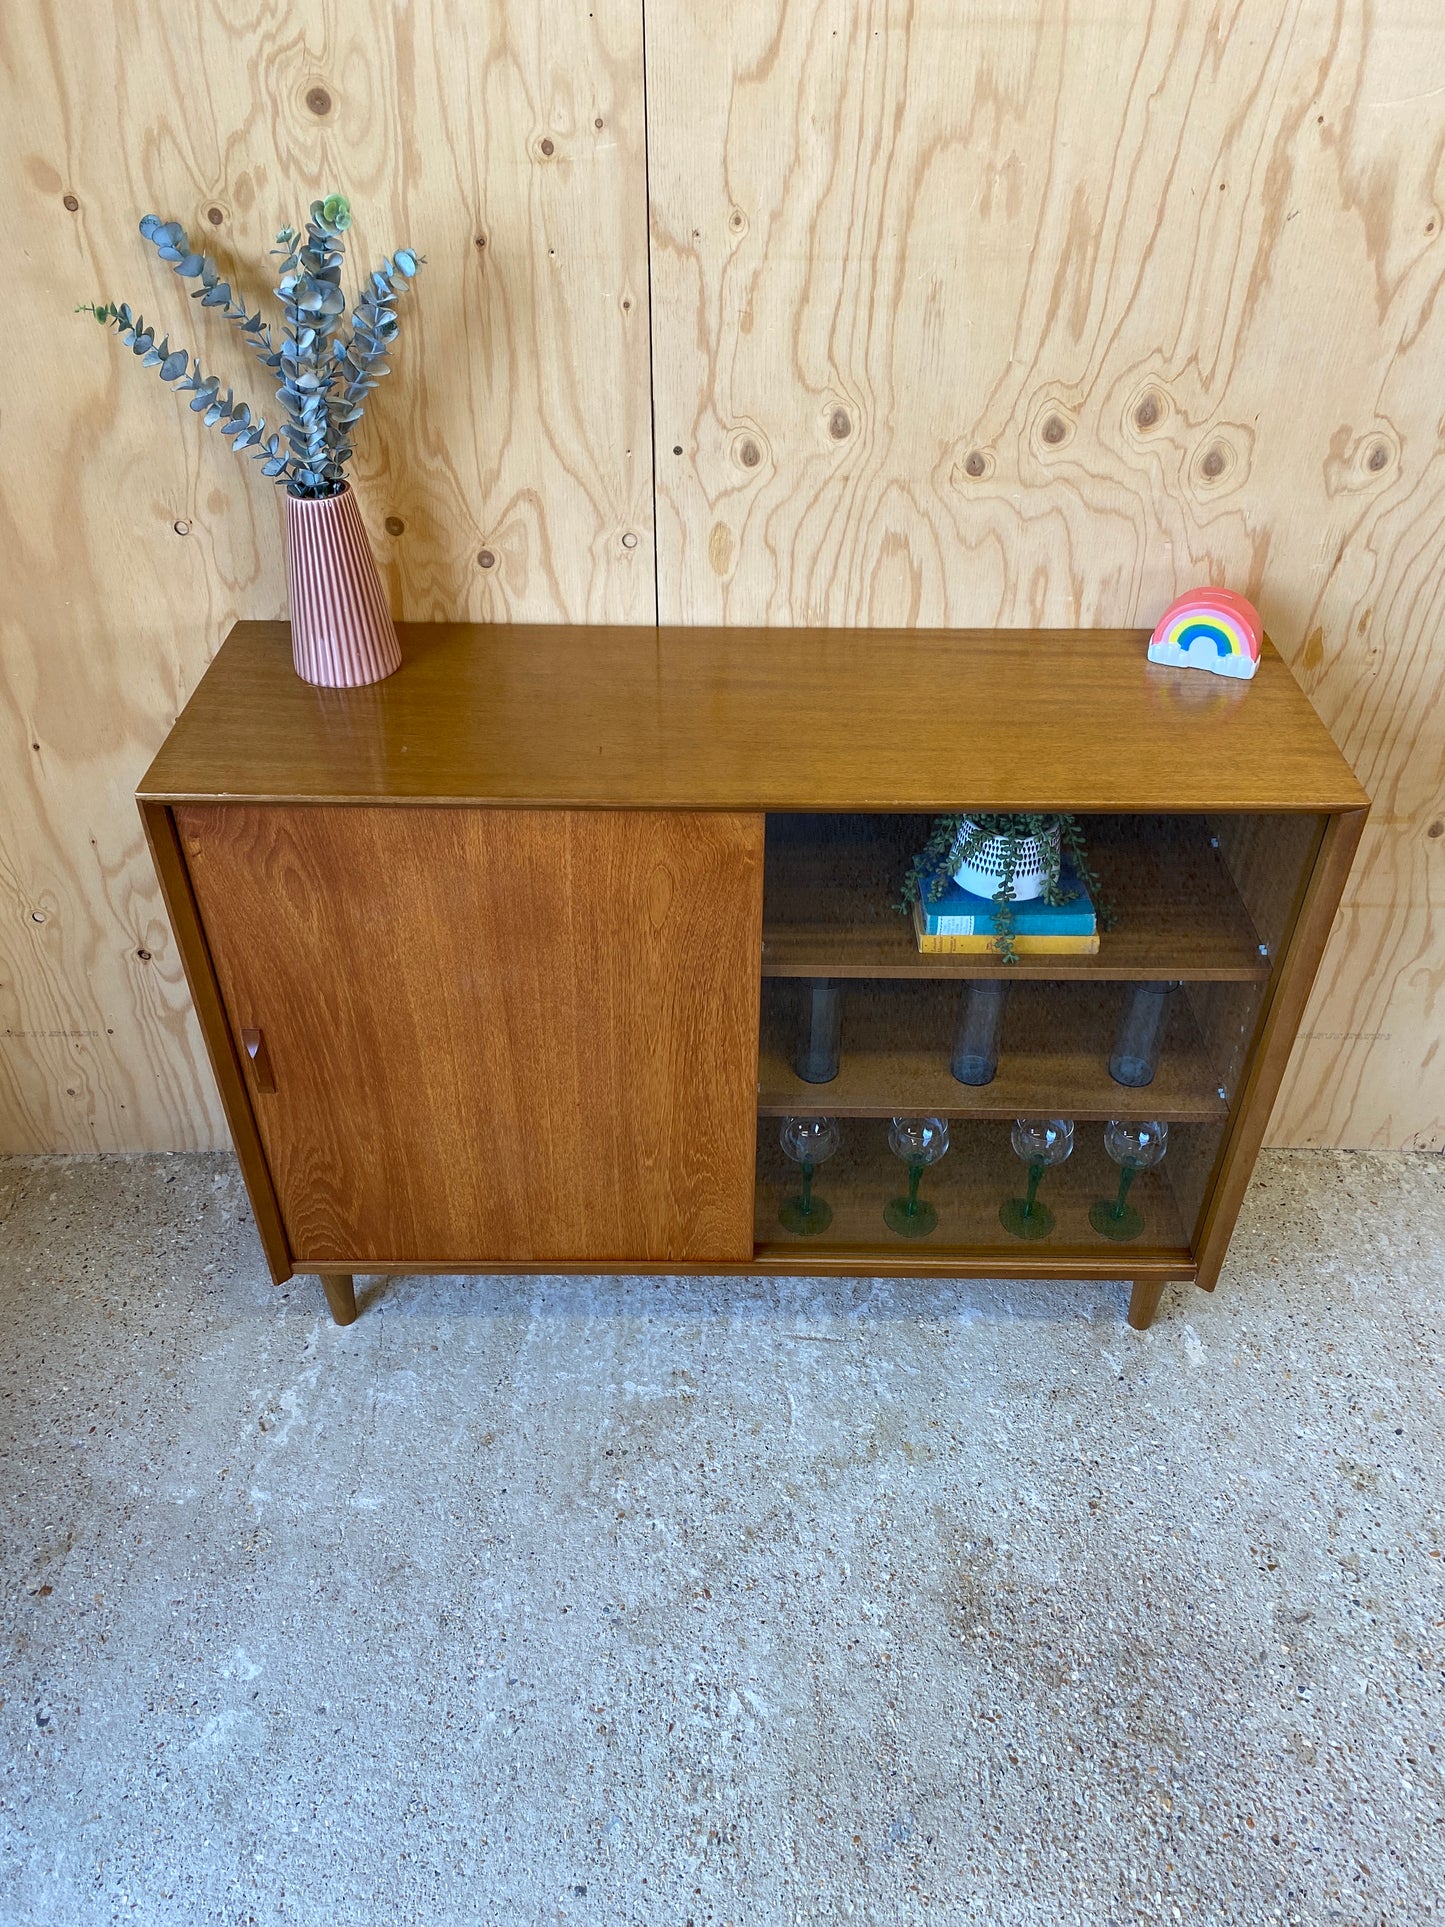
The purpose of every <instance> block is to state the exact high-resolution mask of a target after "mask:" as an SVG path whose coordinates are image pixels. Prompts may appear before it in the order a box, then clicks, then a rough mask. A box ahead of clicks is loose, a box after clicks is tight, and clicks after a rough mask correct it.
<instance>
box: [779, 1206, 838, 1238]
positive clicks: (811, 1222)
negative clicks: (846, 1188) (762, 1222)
mask: <svg viewBox="0 0 1445 1927" xmlns="http://www.w3.org/2000/svg"><path fill="white" fill-rule="evenodd" d="M832 1222H833V1207H832V1205H831V1204H829V1203H828V1201H827V1200H826V1199H825V1198H814V1199H813V1200H812V1202H811V1203H810V1204H809V1205H808V1208H807V1209H806V1210H804V1208H803V1200H802V1199H801V1198H788V1199H787V1200H786V1201H785V1203H784V1205H783V1208H782V1210H781V1211H780V1212H779V1213H778V1223H779V1224H780V1225H783V1226H784V1227H785V1228H786V1229H787V1230H789V1231H795V1232H796V1233H797V1234H798V1236H799V1237H800V1238H811V1237H814V1236H816V1234H817V1233H818V1232H820V1231H826V1230H827V1229H828V1226H829V1225H830V1224H831V1223H832Z"/></svg>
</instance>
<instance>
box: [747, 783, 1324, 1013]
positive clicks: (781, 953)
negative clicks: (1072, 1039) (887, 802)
mask: <svg viewBox="0 0 1445 1927" xmlns="http://www.w3.org/2000/svg"><path fill="white" fill-rule="evenodd" d="M1249 820H1250V821H1252V822H1259V823H1261V824H1262V825H1265V826H1267V827H1268V828H1270V829H1274V830H1276V832H1277V831H1278V829H1279V826H1280V818H1279V817H1278V816H1267V817H1259V818H1251V819H1249ZM1293 820H1294V819H1293V818H1291V819H1290V821H1293ZM929 822H930V819H929V818H928V817H926V816H773V817H770V818H769V819H768V844H767V870H766V881H765V885H764V892H763V975H764V976H765V977H837V978H843V979H848V978H854V977H864V978H866V977H906V978H920V977H954V978H963V977H1004V978H1006V979H1007V980H1008V981H1009V982H1010V983H1018V982H1027V981H1029V980H1030V979H1031V978H1043V979H1058V978H1063V979H1065V980H1068V979H1070V978H1087V977H1095V978H1101V979H1104V980H1108V981H1116V982H1117V981H1120V980H1123V981H1128V980H1130V979H1133V980H1135V981H1140V982H1144V983H1157V982H1183V981H1185V980H1189V981H1192V982H1196V983H1208V982H1222V983H1241V982H1244V983H1250V982H1254V981H1256V980H1262V979H1264V978H1265V977H1267V976H1268V975H1269V964H1268V962H1267V960H1266V959H1265V958H1264V957H1262V956H1261V955H1260V950H1259V938H1258V936H1257V934H1256V932H1255V928H1254V925H1253V923H1252V922H1251V921H1250V918H1249V913H1248V911H1247V910H1246V909H1245V907H1244V904H1243V902H1242V900H1241V898H1240V896H1239V893H1238V891H1237V890H1236V889H1235V887H1234V885H1233V883H1232V882H1231V880H1230V877H1229V873H1228V871H1227V870H1226V869H1225V867H1224V863H1223V860H1222V858H1221V857H1220V855H1219V852H1218V849H1217V847H1211V844H1210V834H1211V832H1210V828H1209V823H1208V819H1206V818H1203V817H1197V816H1194V817H1191V816H1115V817H1110V816H1094V817H1090V818H1089V821H1088V823H1087V825H1086V826H1085V836H1086V840H1087V844H1088V853H1089V861H1090V863H1091V864H1092V865H1093V867H1094V869H1095V871H1096V873H1097V875H1098V878H1099V885H1100V891H1099V895H1100V902H1101V904H1103V905H1106V906H1107V907H1108V909H1109V911H1110V912H1111V914H1112V925H1111V927H1108V928H1106V929H1104V930H1103V931H1102V932H1101V934H1100V938H1099V948H1098V951H1097V952H1096V953H1095V954H1094V955H1092V956H1087V955H1086V956H1071V955H1067V954H1066V955H1062V956H1060V955H1044V956H1030V955H1028V954H1027V953H1025V954H1024V955H1022V956H1021V957H1020V958H1019V959H1018V961H1017V963H1014V964H1011V965H1009V966H1008V967H1007V968H1006V969H1002V968H1001V967H1000V961H999V958H998V955H997V953H996V952H994V951H993V950H992V949H990V950H989V951H986V952H985V953H983V954H981V955H971V956H947V955H941V954H938V953H936V952H934V953H925V952H920V950H919V948H918V944H917V941H916V939H915V937H914V932H913V926H912V922H911V921H910V920H909V919H907V918H905V917H901V916H899V914H898V911H897V909H896V907H895V906H896V904H897V901H898V896H899V891H900V888H901V884H902V879H903V877H904V876H905V875H906V873H907V870H908V865H909V860H910V859H911V857H912V856H913V854H914V852H915V851H917V850H920V849H921V848H922V847H923V843H924V840H925V839H926V837H927V835H928V830H929Z"/></svg>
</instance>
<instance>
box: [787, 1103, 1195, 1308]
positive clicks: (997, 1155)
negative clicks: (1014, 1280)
mask: <svg viewBox="0 0 1445 1927" xmlns="http://www.w3.org/2000/svg"><path fill="white" fill-rule="evenodd" d="M951 1137H952V1143H951V1148H950V1149H949V1152H948V1155H947V1156H946V1157H944V1158H942V1159H941V1160H940V1161H939V1163H937V1164H935V1165H934V1166H933V1167H932V1168H931V1169H930V1170H929V1171H927V1172H925V1173H924V1178H923V1190H922V1195H923V1196H924V1197H925V1198H927V1200H928V1201H929V1202H930V1203H931V1204H933V1205H934V1207H935V1208H936V1210H937V1212H938V1229H937V1230H936V1231H934V1232H933V1233H932V1235H931V1236H929V1237H927V1238H916V1239H914V1238H900V1237H898V1236H897V1234H896V1233H895V1232H893V1231H891V1230H890V1229H889V1228H888V1226H887V1225H886V1224H885V1223H884V1222H883V1207H884V1205H885V1204H886V1203H887V1202H888V1200H889V1199H890V1198H895V1197H898V1196H899V1195H900V1194H901V1193H902V1192H903V1191H904V1190H905V1188H906V1184H907V1174H906V1172H905V1170H904V1167H903V1165H902V1164H901V1163H900V1162H899V1160H898V1159H897V1158H896V1157H894V1155H893V1153H892V1152H891V1151H890V1150H889V1148H888V1131H887V1127H886V1126H885V1125H884V1124H882V1123H881V1122H878V1121H876V1120H871V1119H864V1120H860V1121H858V1122H855V1123H853V1124H851V1125H847V1124H845V1125H844V1126H843V1141H842V1144H841V1146H840V1148H839V1150H838V1152H837V1155H836V1156H834V1157H832V1158H830V1159H829V1160H828V1162H827V1163H826V1164H824V1165H822V1166H820V1167H819V1170H818V1175H817V1178H816V1180H815V1183H816V1188H817V1195H818V1196H819V1197H820V1198H822V1199H824V1200H826V1202H827V1203H828V1204H829V1205H830V1206H831V1208H832V1212H833V1219H832V1222H831V1224H829V1226H828V1227H827V1229H826V1231H824V1232H822V1233H821V1234H820V1235H818V1236H815V1237H799V1236H798V1235H797V1234H796V1233H794V1232H791V1231H789V1230H787V1229H786V1228H785V1227H784V1226H783V1225H782V1224H781V1223H780V1222H779V1219H778V1211H779V1209H780V1207H781V1205H782V1203H783V1201H784V1199H785V1198H789V1197H794V1196H796V1195H797V1191H798V1168H797V1166H796V1165H793V1164H789V1162H788V1160H787V1159H786V1158H785V1157H784V1156H783V1153H782V1151H781V1149H780V1148H779V1146H778V1136H777V1131H776V1129H769V1128H768V1126H767V1124H766V1123H765V1122H764V1123H760V1125H759V1131H758V1173H757V1220H756V1234H757V1242H758V1252H759V1256H760V1257H768V1256H772V1257H777V1256H782V1255H786V1256H787V1257H788V1258H790V1259H792V1260H793V1262H794V1263H796V1262H798V1261H799V1260H800V1259H802V1258H803V1257H804V1255H805V1254H812V1255H813V1257H814V1258H816V1259H819V1260H822V1259H826V1258H827V1257H829V1256H832V1257H839V1256H845V1255H848V1256H854V1257H856V1256H858V1255H860V1254H865V1253H866V1254H870V1255H872V1256H874V1257H876V1259H877V1260H878V1261H879V1262H880V1263H881V1264H884V1265H885V1267H886V1265H887V1263H888V1262H890V1261H891V1263H892V1264H895V1265H898V1266H900V1267H901V1268H906V1269H910V1270H912V1269H918V1268H919V1267H920V1265H924V1264H930V1263H931V1264H940V1265H956V1264H958V1263H960V1262H967V1263H971V1264H979V1265H982V1266H986V1267H989V1268H992V1269H994V1270H995V1271H997V1272H1001V1273H1005V1274H1006V1273H1007V1272H1009V1271H1010V1270H1012V1269H1014V1268H1016V1267H1017V1266H1018V1265H1019V1264H1020V1263H1021V1262H1022V1263H1023V1264H1024V1265H1025V1266H1026V1268H1027V1269H1028V1271H1029V1273H1030V1275H1032V1276H1038V1275H1041V1274H1043V1273H1045V1272H1047V1271H1050V1270H1056V1271H1057V1272H1058V1273H1060V1274H1063V1275H1068V1276H1073V1277H1077V1276H1079V1275H1080V1273H1081V1271H1085V1272H1092V1273H1095V1274H1097V1273H1098V1272H1099V1269H1100V1267H1101V1266H1102V1268H1103V1271H1104V1273H1105V1274H1106V1275H1108V1276H1112V1277H1127V1276H1130V1275H1131V1274H1132V1272H1133V1271H1134V1270H1135V1269H1136V1268H1137V1267H1138V1266H1139V1265H1140V1263H1141V1261H1143V1262H1151V1261H1152V1262H1158V1261H1160V1260H1169V1261H1171V1262H1174V1263H1179V1264H1187V1262H1188V1260H1189V1256H1190V1252H1189V1238H1188V1235H1187V1233H1186V1231H1185V1228H1184V1225H1183V1222H1182V1221H1181V1218H1180V1215H1179V1210H1178V1207H1177V1205H1176V1203H1175V1199H1174V1193H1173V1189H1172V1186H1171V1184H1170V1182H1169V1163H1168V1159H1167V1158H1166V1160H1165V1162H1164V1164H1163V1165H1161V1166H1160V1167H1159V1168H1158V1169H1157V1170H1154V1171H1143V1172H1141V1173H1140V1174H1139V1176H1138V1177H1137V1178H1136V1179H1135V1180H1134V1183H1133V1186H1132V1188H1131V1190H1130V1193H1129V1197H1130V1202H1131V1203H1132V1204H1133V1205H1134V1206H1135V1208H1136V1209H1137V1210H1138V1211H1139V1212H1140V1214H1141V1215H1142V1217H1143V1219H1144V1230H1143V1232H1142V1233H1141V1235H1140V1237H1139V1238H1138V1239H1137V1240H1133V1241H1130V1242H1127V1243H1117V1242H1115V1241H1113V1240H1111V1239H1108V1238H1101V1237H1100V1236H1099V1234H1098V1232H1097V1231H1095V1230H1094V1228H1093V1226H1092V1225H1091V1224H1090V1223H1089V1207H1090V1205H1092V1204H1093V1203H1094V1201H1095V1199H1097V1198H1112V1197H1113V1196H1114V1194H1115V1191H1116V1188H1117V1186H1118V1182H1119V1173H1118V1171H1117V1169H1116V1168H1115V1167H1114V1166H1113V1165H1112V1164H1111V1163H1110V1162H1109V1160H1108V1158H1107V1157H1106V1156H1105V1154H1104V1148H1103V1143H1102V1132H1100V1131H1098V1130H1092V1131H1088V1132H1084V1131H1080V1132H1079V1134H1078V1138H1077V1140H1076V1145H1075V1150H1074V1154H1073V1156H1072V1157H1071V1158H1070V1159H1069V1160H1068V1162H1067V1163H1066V1164H1062V1165H1059V1166H1057V1167H1056V1168H1055V1169H1054V1170H1052V1171H1049V1172H1047V1173H1046V1174H1045V1177H1044V1181H1043V1184H1042V1186H1041V1188H1040V1191H1039V1197H1040V1200H1041V1201H1042V1202H1043V1203H1046V1204H1047V1205H1048V1207H1049V1209H1050V1210H1051V1211H1052V1212H1053V1214H1054V1218H1055V1221H1056V1223H1055V1229H1054V1230H1053V1232H1052V1233H1051V1234H1050V1235H1049V1237H1047V1238H1040V1239H1030V1240H1024V1239H1020V1238H1011V1237H1010V1236H1009V1234H1008V1233H1007V1232H1006V1231H1005V1230H1004V1229H1003V1227H1002V1225H1001V1224H1000V1223H999V1216H998V1212H999V1206H1000V1205H1001V1204H1002V1203H1003V1201H1004V1199H1005V1198H1011V1197H1018V1196H1019V1195H1021V1193H1022V1191H1023V1189H1024V1182H1025V1173H1024V1168H1023V1166H1022V1165H1021V1164H1020V1162H1019V1160H1018V1159H1017V1158H1016V1157H1015V1156H1014V1155H1013V1152H1012V1150H1011V1149H1010V1146H1009V1137H1008V1132H1007V1130H1006V1129H1004V1128H1003V1127H1002V1126H1001V1125H999V1124H996V1123H995V1124H983V1123H976V1122H973V1121H967V1122H964V1123H961V1124H957V1125H954V1126H953V1127H952V1131H951ZM1173 1148H1174V1147H1172V1146H1171V1155H1172V1154H1173Z"/></svg>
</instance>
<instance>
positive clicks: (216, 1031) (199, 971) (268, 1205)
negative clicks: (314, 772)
mask: <svg viewBox="0 0 1445 1927" xmlns="http://www.w3.org/2000/svg"><path fill="white" fill-rule="evenodd" d="M140 813H141V822H142V823H143V824H144V826H145V833H146V841H147V843H148V844H149V845H150V852H151V860H152V861H153V862H154V864H155V868H156V878H157V881H158V882H159V884H160V887H161V897H162V899H163V901H164V903H165V906H166V914H167V915H168V916H169V918H170V920H171V929H172V930H173V931H174V933H175V939H176V948H177V950H178V951H179V952H180V957H181V963H182V966H183V967H184V969H185V973H186V982H187V984H188V985H189V986H190V992H191V999H192V1001H193V1002H194V1004H195V1007H196V1020H197V1022H198V1023H199V1024H200V1027H201V1035H202V1037H203V1038H204V1039H205V1044H206V1054H207V1056H208V1057H209V1058H210V1060H211V1069H212V1070H213V1071H214V1072H215V1076H216V1083H217V1086H218V1087H219V1089H220V1093H221V1104H222V1107H223V1109H224V1110H225V1113H226V1122H227V1124H228V1125H229V1126H230V1129H231V1138H232V1141H233V1142H234V1144H235V1147H236V1156H237V1158H238V1159H239V1161H240V1165H241V1175H242V1177H243V1178H244V1179H245V1182H246V1191H247V1194H248V1196H249V1197H250V1200H251V1210H252V1213H253V1214H254V1216H255V1219H256V1229H257V1231H258V1232H259V1233H260V1237H261V1245H262V1249H263V1250H264V1251H265V1253H266V1262H267V1264H268V1266H269V1267H270V1271H271V1277H272V1279H273V1280H274V1281H275V1283H276V1284H278V1285H279V1284H284V1283H285V1281H286V1280H287V1279H288V1278H289V1277H290V1276H291V1254H290V1252H289V1250H288V1249H287V1245H286V1231H285V1227H284V1226H283V1224H282V1222H281V1210H280V1206H279V1204H278V1203H277V1199H276V1192H275V1189H274V1187H273V1185H272V1183H271V1173H270V1171H269V1170H268V1168H267V1165H266V1156H265V1152H264V1151H263V1149H262V1146H261V1139H260V1135H259V1133H258V1131H257V1129H256V1119H255V1116H254V1114H253V1112H252V1110H251V1101H250V1097H249V1094H248V1092H247V1089H246V1083H245V1078H244V1076H243V1075H242V1072H241V1066H240V1063H239V1061H238V1059H237V1056H236V1049H235V1043H234V1040H233V1038H232V1035H231V1030H230V1026H229V1024H228V1022H227V1019H226V1012H225V1009H224V1007H223V1004H222V997H221V990H220V986H219V985H218V983H217V981H216V972H215V966H214V964H213V962H212V959H211V953H210V949H209V946H208V945H207V942H206V933H205V930H204V928H203V927H202V923H201V917H200V912H199V910H198V908H197V904H196V898H195V895H194V893H193V891H192V889H191V880H190V877H189V875H188V874H187V870H186V863H185V858H184V856H183V855H182V853H181V845H180V841H179V837H178V835H177V830H176V825H175V821H174V819H173V818H172V815H171V812H170V811H169V810H168V809H166V808H165V806H164V805H163V804H160V803H142V804H141V806H140Z"/></svg>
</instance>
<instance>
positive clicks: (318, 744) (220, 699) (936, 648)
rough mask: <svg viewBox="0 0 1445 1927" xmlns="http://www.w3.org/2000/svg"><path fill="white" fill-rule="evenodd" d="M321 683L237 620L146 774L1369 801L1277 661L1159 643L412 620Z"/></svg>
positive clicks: (533, 789) (746, 792)
mask: <svg viewBox="0 0 1445 1927" xmlns="http://www.w3.org/2000/svg"><path fill="white" fill-rule="evenodd" d="M399 633H400V636H401V646H402V656H403V661H402V667H401V668H400V670H398V672H397V673H396V674H395V675H394V676H392V677H390V678H388V680H387V681H385V682H382V683H377V684H375V685H373V686H372V687H371V688H368V689H355V690H330V689H315V688H313V687H312V686H311V685H310V684H308V683H304V682H302V681H301V680H300V679H299V678H298V677H297V676H296V675H295V673H294V672H293V670H292V667H291V649H290V632H289V630H288V628H287V626H286V624H285V623H281V622H241V623H237V625H236V626H235V628H234V629H233V630H232V631H231V633H230V635H229V636H228V637H227V639H226V641H225V642H224V643H223V644H222V645H221V648H220V650H219V651H218V653H217V655H216V657H215V660H214V661H213V662H212V663H211V666H210V668H209V669H208V670H207V671H206V674H205V675H204V677H203V678H202V679H201V682H200V684H199V686H198V687H197V689H196V692H195V694H194V695H193V696H192V697H191V700H190V701H189V703H187V705H186V707H185V710H184V711H183V713H182V714H181V716H180V718H179V719H178V721H177V722H176V725H175V727H174V729H173V730H172V731H171V733H170V736H169V737H168V738H167V740H166V742H165V744H164V746H163V747H162V749H161V751H160V754H159V755H158V756H157V757H156V759H155V761H154V763H153V764H152V765H151V767H150V769H149V771H148V772H147V773H146V776H145V778H144V779H143V781H142V783H141V785H140V790H139V794H140V796H141V797H142V798H143V799H147V800H150V801H155V802H177V801H181V800H190V801H217V800H224V799H230V798H234V799H246V800H250V801H290V802H354V803H373V802H394V803H438V802H454V803H495V804H504V803H512V804H518V803H521V804H539V805H555V806H560V805H570V806H573V807H578V808H632V809H728V810H891V809H897V810H941V809H951V808H958V807H960V806H962V805H967V806H969V807H971V808H974V809H980V810H1027V809H1076V810H1091V809H1098V810H1199V809H1226V810H1228V809H1238V810H1320V809H1324V810H1341V809H1358V808H1363V807H1364V806H1365V805H1366V804H1367V802H1368V798H1367V797H1366V795H1365V792H1364V791H1363V790H1362V789H1361V787H1360V785H1359V783H1358V782H1357V781H1356V780H1355V778H1354V776H1353V775H1352V773H1351V771H1350V768H1349V765H1348V764H1347V763H1346V762H1345V760H1344V758H1343V757H1342V756H1341V755H1340V753H1339V751H1338V750H1337V749H1336V748H1335V746H1334V744H1333V742H1332V741H1331V740H1330V737H1329V734H1328V732H1327V731H1326V729H1325V727H1324V725H1323V724H1322V723H1321V722H1320V720H1319V718H1318V717H1317V716H1316V715H1315V713H1314V711H1313V709H1312V708H1311V707H1310V704H1309V702H1308V700H1307V699H1306V697H1305V695H1304V693H1303V692H1302V691H1301V689H1300V688H1299V686H1298V684H1297V683H1296V682H1295V680H1294V678H1293V677H1292V676H1291V674H1290V672H1289V670H1288V668H1287V667H1286V666H1285V663H1284V662H1283V660H1282V659H1281V658H1280V656H1279V655H1278V654H1277V653H1276V652H1275V650H1274V649H1273V647H1272V646H1271V645H1270V644H1269V643H1266V644H1265V649H1264V656H1263V659H1262V661H1261V663H1260V666H1259V673H1258V675H1256V676H1255V678H1254V680H1253V681H1252V682H1231V681H1227V680H1226V679H1225V678H1223V677H1218V676H1209V675H1202V674H1200V673H1199V671H1197V670H1190V669H1175V668H1169V667H1165V666H1164V665H1162V664H1157V663H1151V662H1149V661H1148V660H1147V659H1146V656H1145V644H1146V642H1147V639H1148V637H1147V632H1146V631H1144V630H1137V629H1053V630H1050V629H991V630H977V629H972V630H970V629H956V630H955V629H949V630H927V629H904V630H898V629H747V628H737V629H711V628H695V629H688V628H611V627H562V626H558V625H551V624H536V625H530V624H529V625H523V624H513V623H495V624H489V623H406V624H402V625H400V628H399Z"/></svg>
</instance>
